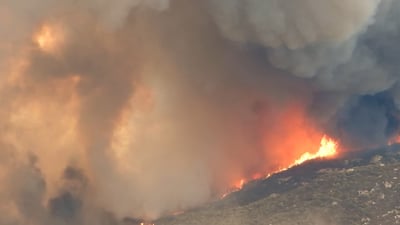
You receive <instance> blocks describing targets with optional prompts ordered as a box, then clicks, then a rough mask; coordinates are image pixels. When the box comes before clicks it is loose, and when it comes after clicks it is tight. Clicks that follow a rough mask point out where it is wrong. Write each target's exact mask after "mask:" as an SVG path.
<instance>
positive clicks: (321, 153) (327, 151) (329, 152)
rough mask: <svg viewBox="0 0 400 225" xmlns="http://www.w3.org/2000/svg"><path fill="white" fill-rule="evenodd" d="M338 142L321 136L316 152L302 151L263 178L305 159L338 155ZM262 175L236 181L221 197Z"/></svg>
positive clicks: (303, 161) (328, 157)
mask: <svg viewBox="0 0 400 225" xmlns="http://www.w3.org/2000/svg"><path fill="white" fill-rule="evenodd" d="M338 153H339V152H338V142H337V141H335V140H333V139H332V138H330V137H328V136H327V135H324V136H322V138H321V141H320V147H319V149H318V151H317V152H316V153H310V152H306V153H303V154H302V155H301V156H300V157H299V158H298V159H296V160H295V161H294V162H293V163H292V164H290V165H288V166H287V167H284V168H281V169H278V170H275V171H272V172H268V173H266V175H265V176H264V178H268V177H270V176H272V175H274V174H276V173H279V172H282V171H286V170H288V169H290V168H292V167H294V166H297V165H301V164H303V163H305V162H307V161H310V160H314V159H330V158H334V157H336V156H337V155H338ZM261 177H262V176H261V175H260V174H255V175H253V176H252V177H251V179H244V178H242V179H240V180H238V181H237V182H236V183H234V185H233V188H232V189H231V190H230V191H228V192H226V193H224V194H223V195H222V196H221V198H225V197H226V196H228V195H229V194H230V193H232V192H235V191H238V190H241V189H242V188H243V186H244V185H245V184H246V183H247V182H249V181H251V180H257V179H260V178H261Z"/></svg>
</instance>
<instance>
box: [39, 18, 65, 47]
mask: <svg viewBox="0 0 400 225" xmlns="http://www.w3.org/2000/svg"><path fill="white" fill-rule="evenodd" d="M33 41H34V42H35V43H36V44H37V46H38V47H39V48H40V49H41V50H42V51H44V52H46V53H55V52H56V51H57V49H59V48H60V46H61V44H62V43H63V42H64V32H63V31H62V30H61V29H60V28H59V27H57V26H55V25H50V24H43V25H42V26H41V27H40V28H39V30H38V31H37V32H36V34H35V35H34V37H33Z"/></svg>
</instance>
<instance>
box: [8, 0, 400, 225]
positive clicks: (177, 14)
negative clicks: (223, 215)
mask: <svg viewBox="0 0 400 225" xmlns="http://www.w3.org/2000/svg"><path fill="white" fill-rule="evenodd" d="M294 9H295V11H294ZM398 9H400V3H398V2H397V1H391V0H382V1H377V0H348V1H343V0H321V1H318V2H313V1H307V0H298V1H296V2H295V3H294V2H291V1H285V0H282V1H251V0H244V1H242V0H231V1H221V0H206V1H198V0H170V1H168V0H143V1H137V0H125V1H116V2H114V1H97V0H87V1H83V0H77V1H67V0H61V1H49V0H48V1H42V0H32V1H29V2H27V1H22V0H5V1H2V2H1V3H0V40H1V41H0V50H1V51H0V73H1V75H0V106H1V107H0V116H1V117H0V118H1V120H0V182H1V183H2V184H4V185H2V187H0V215H7V216H5V217H3V218H0V224H32V225H37V224H56V225H58V224H89V225H90V224H124V223H125V222H124V218H143V219H144V220H143V221H154V220H155V219H157V218H159V217H160V216H163V215H169V214H171V212H182V211H185V210H186V209H190V208H193V207H197V206H199V205H201V204H204V203H207V202H209V201H212V200H213V199H216V198H218V197H220V196H221V195H224V194H225V195H226V193H227V190H230V191H232V189H233V190H238V189H242V188H243V186H244V185H245V184H246V183H247V182H249V181H251V180H254V179H261V178H265V177H268V176H270V175H271V174H274V173H277V172H279V171H284V170H287V169H288V168H291V167H294V166H296V165H299V164H302V163H304V162H306V161H308V160H312V159H331V158H335V157H338V156H339V155H341V154H346V153H347V152H349V151H361V150H363V149H367V148H374V147H377V146H384V145H387V144H388V143H393V142H396V141H397V140H398V138H397V137H398V136H399V128H400V120H399V118H400V107H399V102H400V94H399V93H400V92H399V90H400V79H399V76H397V73H398V69H399V68H398V63H397V58H398V57H397V55H398V52H400V48H399V46H398V44H397V43H398V36H399V35H400V32H399V31H400V23H399V22H398V21H400V20H398V19H397V18H398ZM230 191H228V192H230ZM216 196H217V197H216ZM127 221H129V220H127ZM140 221H142V220H140ZM136 222H137V221H136ZM139 223H140V222H139ZM143 223H144V222H143Z"/></svg>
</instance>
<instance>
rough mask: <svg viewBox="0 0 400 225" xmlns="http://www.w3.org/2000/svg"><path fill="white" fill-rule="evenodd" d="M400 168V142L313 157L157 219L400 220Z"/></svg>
mask: <svg viewBox="0 0 400 225" xmlns="http://www.w3.org/2000/svg"><path fill="white" fill-rule="evenodd" d="M399 172H400V146H399V145H393V146H391V147H389V148H385V149H377V150H373V151H369V152H363V153H362V154H353V155H350V156H348V157H346V159H340V160H332V161H313V162H309V163H306V164H304V165H301V166H297V167H295V168H292V169H290V170H288V171H285V172H282V173H279V174H276V175H274V176H272V177H270V178H268V179H265V180H258V181H253V182H251V183H249V184H247V185H246V186H245V187H244V188H243V189H242V190H241V191H238V192H236V193H233V194H231V195H230V196H228V197H227V198H225V199H223V200H221V201H218V202H214V203H212V204H209V205H207V206H204V207H202V208H199V209H194V210H191V211H188V212H186V213H184V214H182V215H179V216H175V217H169V218H163V219H161V220H159V221H157V222H156V224H157V225H170V224H171V225H172V224H174V225H205V224H212V225H225V224H226V225H253V224H254V225H261V224H265V225H270V224H271V225H295V224H296V225H303V224H304V225H312V224H317V225H330V224H334V225H351V224H371V225H379V224H381V225H393V224H400V195H399V192H400V174H399Z"/></svg>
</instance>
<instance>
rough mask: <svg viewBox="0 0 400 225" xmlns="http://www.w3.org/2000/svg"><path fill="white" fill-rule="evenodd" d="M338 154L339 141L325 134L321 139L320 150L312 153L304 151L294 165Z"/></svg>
mask: <svg viewBox="0 0 400 225" xmlns="http://www.w3.org/2000/svg"><path fill="white" fill-rule="evenodd" d="M336 154H337V143H336V141H334V140H332V139H330V138H328V137H327V136H326V135H324V136H323V137H322V139H321V146H320V148H319V150H318V152H316V153H314V154H312V153H309V152H306V153H304V154H303V155H302V156H300V158H299V159H297V160H296V161H295V162H294V164H293V165H292V166H295V165H300V164H302V163H304V162H306V161H309V160H313V159H318V158H331V157H334V156H335V155H336Z"/></svg>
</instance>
